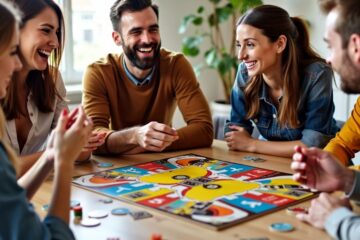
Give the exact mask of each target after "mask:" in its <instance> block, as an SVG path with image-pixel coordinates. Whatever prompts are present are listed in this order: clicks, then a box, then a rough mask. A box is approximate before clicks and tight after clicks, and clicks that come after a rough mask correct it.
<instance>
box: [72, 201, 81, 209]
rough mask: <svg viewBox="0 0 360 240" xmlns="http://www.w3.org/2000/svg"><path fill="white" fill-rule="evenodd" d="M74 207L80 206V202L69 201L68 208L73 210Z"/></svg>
mask: <svg viewBox="0 0 360 240" xmlns="http://www.w3.org/2000/svg"><path fill="white" fill-rule="evenodd" d="M76 206H80V201H78V200H71V201H70V208H71V209H73V208H74V207H76Z"/></svg>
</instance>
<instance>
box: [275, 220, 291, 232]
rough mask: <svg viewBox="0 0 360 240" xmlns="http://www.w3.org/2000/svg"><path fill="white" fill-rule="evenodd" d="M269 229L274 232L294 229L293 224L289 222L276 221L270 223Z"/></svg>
mask: <svg viewBox="0 0 360 240" xmlns="http://www.w3.org/2000/svg"><path fill="white" fill-rule="evenodd" d="M270 230H272V231H275V232H291V231H292V230H294V226H293V225H291V224H290V223H283V222H278V223H273V224H271V225H270Z"/></svg>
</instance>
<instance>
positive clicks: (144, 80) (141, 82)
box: [123, 58, 155, 86]
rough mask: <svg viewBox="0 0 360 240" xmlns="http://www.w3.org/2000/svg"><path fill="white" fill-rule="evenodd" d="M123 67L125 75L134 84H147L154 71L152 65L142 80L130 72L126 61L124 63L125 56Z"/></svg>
mask: <svg viewBox="0 0 360 240" xmlns="http://www.w3.org/2000/svg"><path fill="white" fill-rule="evenodd" d="M123 68H124V69H125V73H126V76H127V77H128V78H129V79H130V80H131V81H132V82H133V83H134V84H135V85H136V86H145V85H147V84H149V83H150V82H151V79H152V77H153V75H154V72H155V67H153V68H152V69H151V71H150V73H149V74H148V75H147V76H146V77H145V78H144V79H142V80H140V79H138V78H137V77H135V76H134V75H133V74H132V73H131V72H130V70H129V69H128V67H127V66H126V63H125V58H124V61H123Z"/></svg>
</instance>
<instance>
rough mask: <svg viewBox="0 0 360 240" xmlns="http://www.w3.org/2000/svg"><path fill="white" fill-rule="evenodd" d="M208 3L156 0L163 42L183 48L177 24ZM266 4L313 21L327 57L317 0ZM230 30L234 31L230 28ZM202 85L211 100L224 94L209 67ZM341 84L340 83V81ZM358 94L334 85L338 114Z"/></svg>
mask: <svg viewBox="0 0 360 240" xmlns="http://www.w3.org/2000/svg"><path fill="white" fill-rule="evenodd" d="M200 1H201V2H203V4H204V5H208V0H196V1H194V0H182V1H178V0H154V2H155V3H156V4H158V5H159V8H160V30H161V37H162V43H163V46H164V47H166V48H169V49H171V50H174V51H181V39H182V37H183V36H181V35H179V34H178V27H179V25H180V22H181V19H182V17H183V16H185V15H187V14H189V13H193V12H195V11H196V8H197V6H198V4H194V3H198V2H200ZM264 3H265V4H273V5H277V6H281V7H283V8H285V9H286V10H287V11H288V12H289V14H290V15H291V16H300V17H303V18H305V19H307V20H308V21H309V22H310V24H311V28H310V29H309V30H310V37H311V44H312V46H313V47H314V48H315V49H316V50H317V51H318V52H319V53H320V54H321V55H322V56H323V57H324V58H326V56H327V53H328V50H327V49H326V45H325V43H324V41H323V31H324V27H325V17H324V16H323V14H322V13H321V12H320V9H319V7H318V5H317V1H314V0H291V1H289V0H264ZM229 31H233V30H232V29H229ZM189 60H190V62H191V63H192V64H193V65H196V64H197V63H198V62H199V61H200V59H199V58H197V59H196V58H195V59H194V58H189ZM199 82H200V86H201V88H202V90H203V92H204V93H205V95H206V98H207V99H208V100H209V101H211V100H214V99H219V98H222V97H223V95H222V86H221V84H220V81H218V79H217V75H216V72H214V71H212V70H210V71H208V72H204V73H202V74H201V76H200V78H199ZM337 86H339V84H337ZM356 98H357V96H349V95H346V94H344V93H342V92H341V90H340V89H339V87H336V86H335V85H334V102H335V118H336V119H338V120H343V121H345V120H346V119H347V118H348V116H349V113H350V111H351V109H352V107H353V105H354V103H355V101H356ZM175 117H176V118H175V120H174V126H176V127H179V126H182V125H184V122H183V120H182V117H181V114H179V112H177V113H176V116H175Z"/></svg>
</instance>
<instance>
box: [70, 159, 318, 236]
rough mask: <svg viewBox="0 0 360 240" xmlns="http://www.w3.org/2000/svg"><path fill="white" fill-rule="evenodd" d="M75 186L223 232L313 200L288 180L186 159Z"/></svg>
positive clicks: (94, 177) (98, 176)
mask: <svg viewBox="0 0 360 240" xmlns="http://www.w3.org/2000/svg"><path fill="white" fill-rule="evenodd" d="M73 182H74V183H76V184H78V185H80V186H82V187H84V188H86V189H90V190H92V191H95V192H99V193H102V194H105V195H108V196H112V197H116V198H118V199H120V200H123V201H126V202H130V203H135V204H138V205H142V206H146V207H150V208H155V209H158V210H162V211H165V212H168V213H172V214H175V215H177V216H181V217H183V218H186V219H191V220H193V221H196V222H199V223H203V224H204V225H206V226H209V227H212V228H215V229H223V228H226V227H229V226H232V225H234V224H236V223H240V222H244V221H247V220H249V219H252V218H254V217H257V216H261V215H263V214H266V213H270V212H273V211H275V210H279V209H282V208H284V207H287V206H290V205H293V204H295V203H297V202H299V201H303V200H305V199H308V198H310V197H312V196H313V195H314V194H313V193H311V192H309V191H307V190H306V189H303V188H302V187H301V186H300V185H299V184H298V183H297V182H295V181H293V180H292V178H291V175H290V174H287V173H282V172H277V171H272V170H268V169H264V168H257V167H252V166H248V165H244V164H238V163H231V162H227V161H223V160H217V159H211V158H207V157H203V156H200V155H195V154H189V155H182V156H177V157H172V158H168V159H162V160H157V161H153V162H148V163H141V164H137V165H133V166H127V167H121V168H115V169H111V170H106V171H102V172H98V173H93V174H89V175H84V176H80V177H77V178H75V179H74V180H73Z"/></svg>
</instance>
